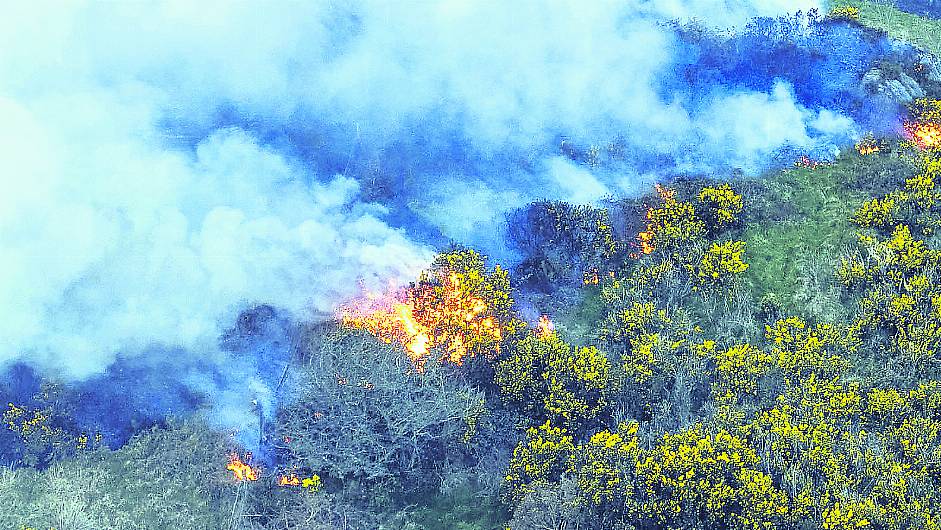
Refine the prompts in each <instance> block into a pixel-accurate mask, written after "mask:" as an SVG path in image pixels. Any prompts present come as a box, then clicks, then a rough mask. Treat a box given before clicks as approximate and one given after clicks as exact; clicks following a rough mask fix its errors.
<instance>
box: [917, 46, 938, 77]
mask: <svg viewBox="0 0 941 530" xmlns="http://www.w3.org/2000/svg"><path fill="white" fill-rule="evenodd" d="M915 68H916V69H917V70H918V73H919V74H920V75H923V76H924V77H925V79H928V80H929V81H934V82H935V83H941V59H938V58H937V57H935V56H933V55H929V54H927V53H923V54H921V55H920V56H919V57H918V62H916V63H915Z"/></svg>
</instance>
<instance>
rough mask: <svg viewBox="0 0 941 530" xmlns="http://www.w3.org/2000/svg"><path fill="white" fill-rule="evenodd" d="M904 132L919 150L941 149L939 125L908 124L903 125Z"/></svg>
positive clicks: (925, 123) (924, 123) (927, 123)
mask: <svg viewBox="0 0 941 530" xmlns="http://www.w3.org/2000/svg"><path fill="white" fill-rule="evenodd" d="M905 132H906V133H907V136H908V138H909V139H910V140H911V141H912V142H914V143H915V145H917V146H918V147H919V149H923V150H939V149H941V123H933V122H910V123H906V124H905Z"/></svg>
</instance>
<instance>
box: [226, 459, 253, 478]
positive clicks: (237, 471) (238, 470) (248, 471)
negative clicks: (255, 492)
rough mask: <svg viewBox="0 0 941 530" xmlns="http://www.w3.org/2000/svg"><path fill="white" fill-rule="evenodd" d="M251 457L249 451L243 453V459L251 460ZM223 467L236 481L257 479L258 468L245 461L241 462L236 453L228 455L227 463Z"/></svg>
mask: <svg viewBox="0 0 941 530" xmlns="http://www.w3.org/2000/svg"><path fill="white" fill-rule="evenodd" d="M251 457H252V455H251V453H248V454H246V455H245V460H251ZM225 468H226V469H228V470H229V471H231V472H232V473H233V475H235V481H236V482H245V481H255V480H258V471H259V470H258V468H255V467H252V466H250V465H248V464H247V463H245V462H242V459H241V458H239V455H238V454H237V453H232V454H231V455H229V465H227V466H225Z"/></svg>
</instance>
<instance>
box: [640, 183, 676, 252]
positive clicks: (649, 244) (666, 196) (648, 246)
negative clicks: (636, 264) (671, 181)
mask: <svg viewBox="0 0 941 530" xmlns="http://www.w3.org/2000/svg"><path fill="white" fill-rule="evenodd" d="M653 187H654V189H656V190H657V195H659V196H660V200H662V201H664V202H667V201H671V200H673V199H674V198H675V197H676V190H671V189H669V188H664V187H663V186H661V185H660V184H654V185H653ZM652 212H653V207H652V206H648V207H647V213H646V214H645V218H646V219H647V226H646V228H645V229H644V230H643V231H642V232H640V233H639V234H637V244H638V246H639V247H640V251H641V252H642V253H643V254H650V253H652V252H653V251H654V250H656V248H657V247H656V246H655V245H654V243H653V236H654V226H653V223H652V222H651V217H652ZM631 257H632V258H639V257H640V255H639V254H636V253H632V254H631Z"/></svg>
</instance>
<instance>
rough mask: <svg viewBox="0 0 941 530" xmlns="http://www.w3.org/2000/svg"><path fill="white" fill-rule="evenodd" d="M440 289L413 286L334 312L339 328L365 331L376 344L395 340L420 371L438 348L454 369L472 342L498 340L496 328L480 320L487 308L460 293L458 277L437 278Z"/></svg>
mask: <svg viewBox="0 0 941 530" xmlns="http://www.w3.org/2000/svg"><path fill="white" fill-rule="evenodd" d="M440 280H441V281H440V284H441V285H440V287H438V288H437V289H438V290H436V287H435V286H432V285H426V284H422V283H420V284H418V285H414V286H412V287H411V288H409V289H405V290H398V291H396V290H392V291H390V292H388V293H386V294H381V295H376V294H369V295H367V296H366V297H365V298H364V299H361V300H357V301H354V302H352V303H350V304H347V305H345V306H343V307H341V308H340V317H341V320H342V322H343V323H344V324H346V325H350V326H353V327H356V328H360V329H365V330H366V331H369V332H370V333H372V334H373V335H375V336H377V337H379V338H380V339H381V340H383V341H385V342H388V343H392V342H397V343H399V344H401V345H402V346H403V347H404V348H405V352H406V353H407V354H408V356H409V358H410V359H411V360H412V362H413V363H414V365H415V366H416V368H417V369H418V370H419V371H421V370H422V369H423V367H424V364H425V362H426V361H427V358H428V356H429V355H430V354H431V350H432V349H433V348H436V347H441V348H442V349H443V350H444V354H443V355H442V357H441V358H442V360H447V361H449V362H451V363H454V364H457V365H460V364H462V363H463V362H464V359H465V358H466V357H467V356H468V354H469V352H468V345H469V343H471V342H472V341H474V340H475V339H480V338H483V339H489V340H493V341H495V342H499V341H500V339H501V337H502V330H501V328H500V324H499V322H498V321H497V319H496V318H494V317H493V316H486V313H487V309H488V307H487V304H486V302H484V300H482V299H481V298H479V297H476V296H473V295H471V294H470V293H468V292H466V289H464V287H463V281H462V278H461V276H460V275H458V274H448V275H443V278H440Z"/></svg>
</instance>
